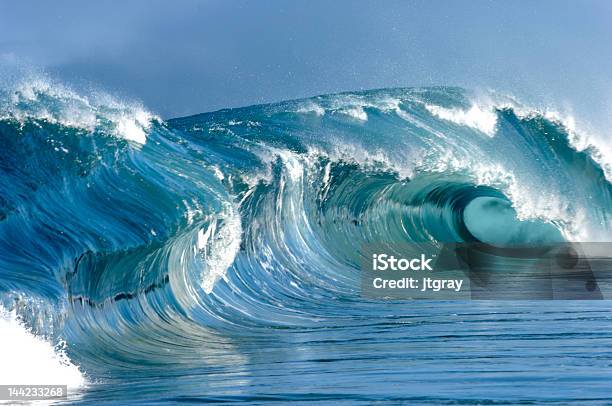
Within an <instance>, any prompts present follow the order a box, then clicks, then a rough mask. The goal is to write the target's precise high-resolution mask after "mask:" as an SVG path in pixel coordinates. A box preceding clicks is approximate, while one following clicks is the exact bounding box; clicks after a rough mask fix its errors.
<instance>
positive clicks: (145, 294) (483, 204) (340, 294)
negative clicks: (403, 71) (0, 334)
mask: <svg viewBox="0 0 612 406" xmlns="http://www.w3.org/2000/svg"><path fill="white" fill-rule="evenodd" d="M3 102H4V105H3V107H2V109H1V110H0V111H1V112H2V114H1V117H2V118H1V119H0V137H1V142H2V145H3V148H2V149H0V155H1V156H0V162H1V165H0V171H1V172H2V173H1V176H0V252H2V253H3V255H2V256H1V257H0V274H1V275H2V277H1V278H0V292H3V294H4V295H5V296H6V297H8V296H10V295H15V294H17V293H18V294H19V295H23V296H24V297H37V298H41V300H44V301H45V303H47V306H50V307H51V308H53V309H55V311H56V312H57V313H58V314H63V315H64V317H63V320H64V321H62V323H61V324H62V325H61V329H60V330H61V332H60V333H58V334H59V337H61V339H63V340H65V341H66V342H67V343H68V344H69V348H70V351H72V353H73V355H74V357H75V359H78V360H79V364H80V365H83V367H84V368H85V370H87V371H88V372H89V373H91V374H93V375H95V374H96V372H98V373H100V374H103V372H104V371H105V370H106V369H107V368H108V365H110V364H112V365H114V367H115V368H120V369H124V370H141V369H142V368H144V367H146V368H149V369H151V368H155V367H163V366H164V365H166V364H167V363H169V362H179V363H180V362H185V363H187V362H188V361H187V360H188V359H192V358H193V354H194V352H195V353H197V354H201V356H202V357H203V358H207V359H208V358H211V357H212V358H214V354H215V351H216V349H215V348H217V349H218V348H221V347H222V348H224V349H227V348H228V347H229V344H227V343H223V342H222V340H221V338H219V336H218V332H219V331H220V330H232V331H234V332H236V333H238V334H244V333H245V332H246V331H250V332H253V331H264V330H266V329H269V328H298V327H299V328H303V327H309V326H315V325H316V326H325V325H333V323H336V322H337V321H338V320H339V319H342V318H345V317H347V314H350V315H351V316H355V315H360V314H361V315H364V314H371V313H372V312H376V311H377V310H376V305H375V304H372V303H367V302H364V300H362V299H360V298H359V295H358V290H359V272H358V268H359V262H360V260H361V257H360V247H362V246H363V245H364V244H370V243H382V244H395V243H398V242H417V243H418V242H424V243H425V242H426V243H434V244H443V243H445V242H464V241H483V242H487V243H500V242H502V243H509V242H511V243H526V242H529V243H532V242H547V241H564V240H569V241H606V240H610V237H611V236H612V235H611V231H612V224H611V221H610V219H611V215H612V204H611V203H612V185H611V183H610V167H609V166H606V165H607V164H606V162H610V151H609V149H600V148H598V147H597V146H596V145H594V144H593V143H591V142H584V143H581V141H579V140H580V139H586V138H585V137H584V136H582V135H578V134H579V132H578V131H576V130H575V129H571V128H568V127H567V126H566V125H565V124H564V123H563V122H562V121H561V120H559V119H556V118H552V117H551V115H550V114H547V113H546V112H540V111H537V110H529V112H528V113H525V111H524V108H523V107H520V106H519V105H518V104H516V103H515V104H514V105H510V104H508V103H507V102H504V103H500V104H497V105H496V104H488V105H487V104H479V103H478V102H477V101H476V99H475V98H474V97H473V96H472V95H471V94H470V93H469V92H467V91H465V90H462V89H458V88H424V89H421V88H417V89H383V90H374V91H365V92H358V93H344V94H335V95H325V96H318V97H314V98H310V99H306V100H294V101H287V102H281V103H276V104H270V105H263V106H252V107H245V108H240V109H226V110H221V111H217V112H213V113H205V114H200V115H196V116H193V117H186V118H179V119H173V120H168V121H162V120H161V119H159V118H156V117H155V115H153V114H151V113H149V112H147V111H146V110H145V109H143V108H142V107H140V106H136V105H130V104H125V103H120V102H118V101H116V100H112V99H110V98H109V97H107V96H105V97H102V96H100V95H91V96H88V97H84V96H80V95H78V94H76V93H75V92H73V91H71V90H69V89H66V88H64V87H61V86H58V85H56V84H52V83H49V82H40V81H35V82H33V83H22V84H20V85H19V86H17V87H16V88H14V89H10V90H9V91H5V92H4V93H3ZM581 137H582V138H581ZM487 224H495V225H496V226H497V227H487V226H486V225H487ZM499 229H503V230H504V233H500V232H499ZM26 319H27V317H26ZM203 342H206V343H208V344H207V345H203V344H202V343H203ZM160 343H163V345H164V348H165V350H166V351H159V345H160ZM216 346H217V347H216ZM236 356H237V357H239V355H238V354H237V355H236ZM190 357H191V358H190Z"/></svg>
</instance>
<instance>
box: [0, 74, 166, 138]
mask: <svg viewBox="0 0 612 406" xmlns="http://www.w3.org/2000/svg"><path fill="white" fill-rule="evenodd" d="M10 94H11V97H10V101H9V103H8V105H6V106H3V107H2V110H1V111H0V117H1V118H10V119H15V120H17V121H19V122H21V123H24V122H25V121H27V120H31V119H35V120H44V121H47V122H49V123H53V124H60V125H63V126H66V127H72V128H78V129H83V130H86V131H88V132H92V131H95V130H102V131H104V130H105V131H106V132H110V134H111V135H114V136H116V137H119V138H123V139H126V140H128V141H132V142H134V143H137V144H144V143H145V142H146V133H147V131H148V130H149V128H150V126H151V124H152V122H153V121H161V119H160V118H159V117H157V116H155V115H153V114H151V113H150V112H148V111H147V110H145V109H144V108H143V107H142V106H140V105H138V104H136V103H132V104H129V103H124V102H121V101H119V100H117V99H115V98H113V97H111V96H110V95H108V94H105V93H102V92H92V94H90V95H88V96H84V95H80V94H78V93H76V92H75V91H73V90H71V89H69V88H68V87H66V86H64V85H61V84H59V83H56V82H53V81H51V80H50V79H48V78H45V77H40V76H38V77H28V78H26V79H23V80H21V81H20V82H18V83H17V84H16V85H14V87H13V88H12V89H10Z"/></svg>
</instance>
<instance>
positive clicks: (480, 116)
mask: <svg viewBox="0 0 612 406" xmlns="http://www.w3.org/2000/svg"><path fill="white" fill-rule="evenodd" d="M425 108H426V109H427V110H428V111H429V112H430V113H431V114H433V115H434V116H436V117H438V118H441V119H442V120H446V121H451V122H453V123H455V124H459V125H463V126H467V127H471V128H474V129H476V130H478V131H480V132H483V133H485V134H486V135H488V136H489V137H492V136H494V135H495V127H496V126H497V114H496V113H495V111H494V110H493V109H491V108H488V107H482V106H479V105H478V104H473V105H472V106H471V107H470V108H469V109H468V110H462V109H458V108H450V109H449V108H444V107H440V106H435V105H431V104H425Z"/></svg>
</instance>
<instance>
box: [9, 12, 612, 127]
mask: <svg viewBox="0 0 612 406" xmlns="http://www.w3.org/2000/svg"><path fill="white" fill-rule="evenodd" d="M611 44H612V2H609V1H604V0H602V1H562V0H555V1H537V2H535V1H480V0H470V1H431V0H430V1H341V0H336V1H264V0H262V1H204V0H203V1H166V2H161V1H150V0H147V1H145V0H135V1H125V2H117V1H115V2H111V1H97V2H95V3H94V2H82V1H53V2H50V1H39V2H33V1H27V0H26V1H19V2H14V1H8V0H0V55H4V59H0V62H1V61H2V60H4V61H6V60H8V59H12V60H19V61H20V63H23V64H26V65H31V66H35V67H39V68H43V69H44V70H45V71H47V72H49V73H50V74H52V75H54V76H57V77H59V78H61V80H63V81H65V82H67V83H70V84H73V85H75V86H82V85H91V84H93V85H94V86H98V87H101V88H103V89H105V90H107V91H110V92H112V93H115V94H119V95H122V96H125V97H129V98H136V99H139V100H141V101H142V102H143V103H144V104H145V105H146V106H147V107H148V108H149V109H151V110H152V111H154V112H156V113H158V114H160V115H162V116H163V117H176V116H184V115H189V114H195V113H198V112H203V111H210V110H215V109H220V108H223V107H232V106H242V105H249V104H256V103H264V102H270V101H278V100H283V99H289V98H298V97H305V96H310V95H316V94H322V93H330V92H337V91H345V90H358V89H367V88H378V87H397V86H429V85H460V86H464V87H468V88H476V89H479V88H484V89H488V88H493V89H497V90H500V91H504V92H509V93H513V94H515V95H517V96H519V97H521V98H523V99H526V100H528V101H537V102H542V103H549V102H551V101H553V102H554V103H556V104H561V105H570V106H571V108H573V109H574V110H576V111H577V112H579V113H582V114H583V116H589V115H590V116H591V117H587V118H588V119H594V120H600V121H605V118H606V117H609V116H612V108H611V106H610V103H609V100H610V96H611V95H612V87H611V85H610V78H611V77H612V45H611ZM9 57H10V58H9Z"/></svg>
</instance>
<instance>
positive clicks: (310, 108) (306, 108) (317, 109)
mask: <svg viewBox="0 0 612 406" xmlns="http://www.w3.org/2000/svg"><path fill="white" fill-rule="evenodd" d="M297 112H298V113H300V114H309V113H314V114H315V115H317V116H319V117H321V116H323V115H325V109H324V108H323V107H321V106H319V105H318V104H316V103H314V102H308V103H306V104H304V105H302V106H300V107H298V109H297Z"/></svg>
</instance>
